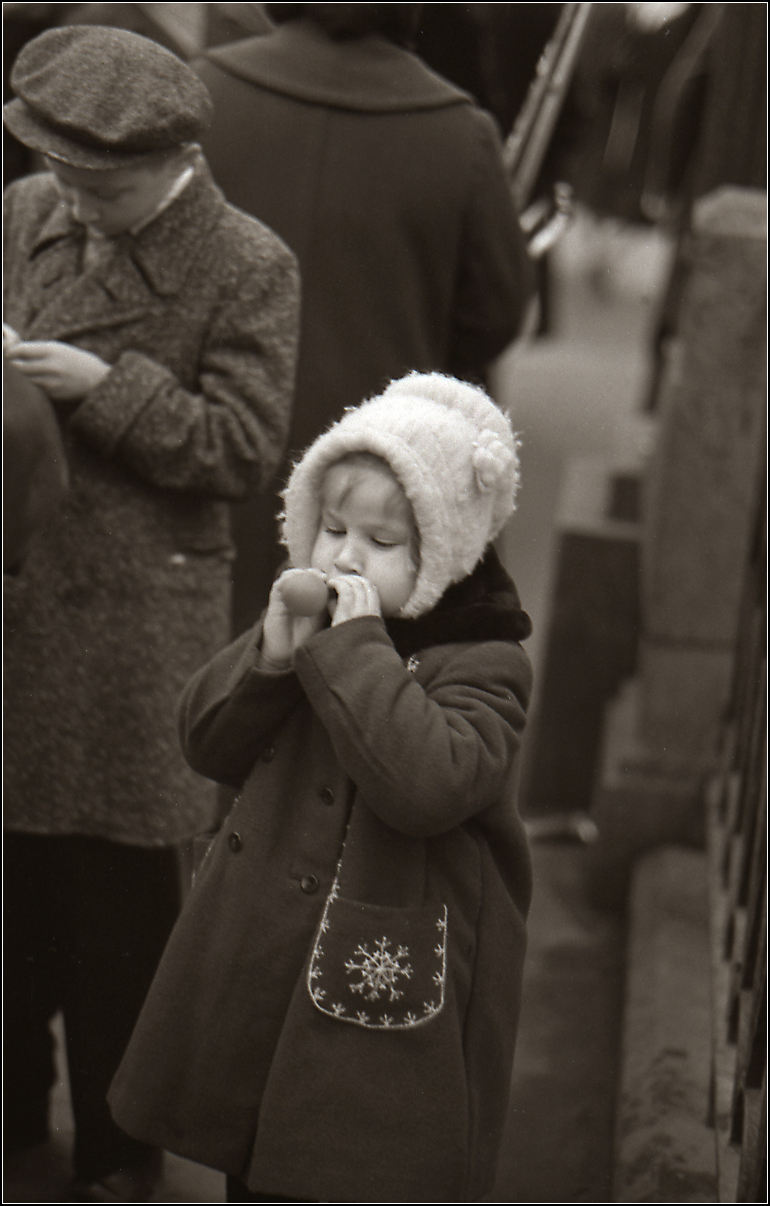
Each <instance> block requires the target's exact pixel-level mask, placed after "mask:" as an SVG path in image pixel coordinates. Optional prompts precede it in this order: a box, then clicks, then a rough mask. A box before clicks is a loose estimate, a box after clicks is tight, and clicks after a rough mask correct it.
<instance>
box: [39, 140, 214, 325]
mask: <svg viewBox="0 0 770 1206" xmlns="http://www.w3.org/2000/svg"><path fill="white" fill-rule="evenodd" d="M202 192H213V193H215V194H216V195H217V196H219V197H220V198H221V194H219V192H218V190H217V189H216V187H215V186H214V184H213V182H212V181H211V178H210V176H209V174H208V171H207V169H206V168H205V166H204V165H203V164H202V163H201V164H200V165H199V167H198V170H197V173H196V176H195V177H194V178H193V180H192V181H191V182H190V184H189V185H188V187H187V188H186V189H185V191H184V192H183V193H182V195H181V196H180V197H179V198H178V199H177V200H176V201H175V202H174V203H173V204H172V205H171V206H169V208H168V209H167V210H166V211H165V212H164V213H162V214H161V215H160V216H159V217H158V218H156V219H155V221H153V222H151V223H150V225H149V226H147V227H146V228H145V229H144V230H143V231H140V233H139V234H138V235H136V236H131V235H124V236H121V238H119V239H117V240H116V243H115V248H114V254H113V255H112V257H111V258H110V259H109V260H108V261H107V262H106V263H103V264H99V265H97V266H95V267H93V268H90V269H87V270H86V271H81V264H82V258H83V247H84V239H85V234H84V231H83V228H82V227H81V226H79V224H78V223H76V222H74V221H73V220H72V219H71V218H70V216H69V213H68V210H67V208H66V206H64V205H61V206H57V208H56V209H55V210H54V211H53V213H52V214H51V216H50V218H49V219H48V221H47V222H46V223H45V225H44V226H43V228H42V229H41V231H40V235H39V236H38V238H37V240H36V242H35V246H34V248H33V252H32V259H31V261H30V266H29V268H30V271H29V278H28V279H29V293H30V299H31V303H32V305H31V321H30V323H29V325H28V327H27V330H26V332H25V335H26V337H27V338H28V339H60V340H64V341H67V340H71V339H73V338H75V337H76V336H82V335H85V334H89V333H91V332H93V331H99V330H104V329H106V328H112V327H120V326H123V325H124V324H126V323H129V322H134V321H136V320H137V319H141V318H143V317H145V316H149V317H152V316H153V315H154V314H155V313H156V312H157V311H158V310H159V309H160V308H162V306H163V305H164V298H166V297H169V296H172V295H173V294H175V293H177V292H178V291H179V289H180V288H181V287H182V284H183V283H184V280H185V277H186V276H187V274H188V272H189V271H190V267H191V265H192V263H193V259H194V254H195V248H196V246H197V245H198V244H199V241H200V240H201V239H202V238H203V237H205V235H206V234H207V233H208V231H209V229H210V226H211V225H213V224H214V222H215V221H216V220H217V216H218V214H217V211H218V208H219V207H218V206H210V207H204V206H201V205H200V196H201V193H202ZM202 213H203V214H204V215H205V216H203V217H202V216H201V214H202Z"/></svg>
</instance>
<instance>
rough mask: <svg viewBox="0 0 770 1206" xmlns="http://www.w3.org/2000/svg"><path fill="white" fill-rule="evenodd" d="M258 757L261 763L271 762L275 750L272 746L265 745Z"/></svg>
mask: <svg viewBox="0 0 770 1206" xmlns="http://www.w3.org/2000/svg"><path fill="white" fill-rule="evenodd" d="M259 756H260V758H261V759H262V761H263V762H272V761H273V758H275V750H274V749H273V747H272V745H266V746H265V748H264V749H263V750H262V753H261V754H260V755H259Z"/></svg>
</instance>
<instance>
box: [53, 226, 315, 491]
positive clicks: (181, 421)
mask: <svg viewBox="0 0 770 1206" xmlns="http://www.w3.org/2000/svg"><path fill="white" fill-rule="evenodd" d="M230 260H233V257H232V256H231V257H230ZM239 260H240V262H239V263H232V262H231V263H227V264H225V265H219V266H218V271H219V272H220V273H221V274H222V276H223V278H224V279H223V281H222V285H221V288H220V292H219V300H218V304H217V305H216V307H215V308H214V310H213V312H212V316H211V319H210V321H209V323H208V326H207V329H206V332H205V336H204V338H203V340H202V345H201V347H200V349H199V351H198V353H197V355H198V361H197V366H196V368H197V374H196V375H197V379H198V389H197V390H196V391H195V392H193V391H190V390H187V389H185V388H183V386H182V385H181V383H180V381H179V379H178V377H177V376H176V375H175V374H174V373H173V372H172V371H171V370H170V369H169V368H167V367H165V366H164V365H163V364H161V363H159V362H158V361H157V360H154V359H152V358H151V357H150V356H148V355H145V354H143V353H142V352H141V351H133V350H127V351H124V352H123V353H122V354H121V355H120V356H119V357H118V359H117V360H116V361H115V363H114V365H113V366H112V368H111V371H110V372H109V374H108V375H107V377H106V378H105V379H104V381H103V382H102V383H101V385H99V386H98V387H97V388H96V389H94V390H91V391H90V392H89V393H88V394H87V395H86V397H85V398H84V399H83V401H82V402H81V404H80V405H79V406H78V407H77V409H76V410H75V412H74V414H73V415H72V419H71V424H72V427H73V429H74V430H76V431H77V432H78V433H79V434H80V435H81V436H82V437H83V438H84V439H85V440H86V441H87V442H88V443H89V444H90V445H91V447H93V448H96V450H97V451H98V452H100V453H101V454H102V455H103V456H105V457H113V456H114V457H117V458H118V459H119V460H121V461H122V462H123V463H124V464H126V465H128V466H129V467H130V468H131V469H133V470H134V471H135V472H137V473H138V474H140V476H142V477H144V478H145V479H146V480H148V481H150V482H151V483H152V484H153V485H156V486H160V487H162V488H166V489H175V490H191V491H195V492H196V493H203V494H209V495H213V496H215V497H220V498H228V499H238V498H242V497H244V496H245V495H247V494H248V493H251V492H252V491H253V490H254V489H256V488H258V487H260V486H265V485H266V484H267V483H269V481H270V480H271V478H272V476H273V474H274V472H275V470H276V469H277V467H278V465H279V463H280V458H281V456H282V453H283V450H284V447H285V444H286V440H287V438H288V431H289V421H290V415H291V402H292V393H293V386H294V369H295V363H296V348H297V337H298V323H299V276H298V270H297V266H296V261H295V259H294V257H293V255H292V254H291V252H289V251H288V249H287V248H286V247H284V246H283V244H281V243H279V242H278V240H277V239H275V238H273V237H272V236H268V235H265V242H264V245H263V246H262V248H261V249H260V251H259V253H258V254H252V255H249V243H248V241H247V240H246V239H244V240H243V242H242V243H241V245H240V248H239ZM193 304H194V299H192V301H191V305H193Z"/></svg>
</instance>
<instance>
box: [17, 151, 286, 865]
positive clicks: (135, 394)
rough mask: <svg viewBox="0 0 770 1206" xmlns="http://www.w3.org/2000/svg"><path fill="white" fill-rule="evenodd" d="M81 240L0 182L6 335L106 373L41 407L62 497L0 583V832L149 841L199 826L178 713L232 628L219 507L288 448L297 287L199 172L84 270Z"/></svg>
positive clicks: (36, 200)
mask: <svg viewBox="0 0 770 1206" xmlns="http://www.w3.org/2000/svg"><path fill="white" fill-rule="evenodd" d="M83 236H84V230H83V228H82V227H81V226H79V225H78V224H77V223H75V222H74V221H73V220H72V218H71V216H70V213H69V210H68V208H67V207H66V206H65V205H64V203H63V202H62V201H61V198H60V195H59V193H58V191H57V188H56V185H55V181H54V178H53V177H52V176H50V175H48V174H44V175H38V176H33V177H28V178H26V179H22V180H19V181H17V182H15V183H14V184H13V185H11V186H10V188H9V189H8V190H7V192H6V198H5V278H4V285H5V320H6V322H8V323H10V325H11V326H12V327H14V328H15V329H16V330H17V331H18V333H19V334H20V335H21V336H22V338H25V339H43V340H45V339H54V340H62V341H65V342H67V343H71V344H74V345H76V346H77V347H80V348H84V349H86V350H88V351H90V352H94V353H96V354H97V355H99V356H101V357H102V358H103V359H104V360H106V361H107V362H108V363H109V364H110V365H111V366H112V368H111V371H110V372H109V373H108V375H107V377H106V378H105V379H104V381H103V382H102V384H101V385H99V386H98V387H96V388H95V389H92V390H91V391H89V393H88V394H87V395H86V396H85V397H84V398H83V399H82V400H81V401H80V402H79V403H74V404H66V405H63V404H57V410H58V412H59V416H60V419H61V421H62V425H63V434H64V440H65V449H66V454H67V458H68V462H69V471H70V490H69V493H68V495H67V497H66V499H65V502H64V504H63V505H62V507H61V508H60V510H59V512H58V514H57V515H56V517H55V518H54V520H53V521H52V522H50V523H49V524H48V525H47V526H46V528H45V529H44V530H43V531H42V532H41V533H40V534H39V535H38V536H37V537H36V538H35V539H34V540H33V541H32V542H31V544H30V546H29V549H28V552H27V556H26V559H25V562H24V565H23V567H22V571H21V573H20V574H19V575H18V576H17V577H16V578H14V579H13V580H12V581H11V582H10V583H9V584H8V587H7V591H6V600H5V628H6V635H5V688H6V703H5V766H6V793H5V802H6V817H5V819H6V824H7V825H8V826H9V827H10V828H11V829H13V830H17V831H22V832H28V833H80V834H87V835H92V836H99V837H105V838H110V839H114V840H118V841H125V842H130V843H134V844H137V845H141V846H154V845H163V844H167V843H172V842H177V841H180V840H184V839H186V838H188V837H190V836H191V835H192V834H194V833H195V832H198V831H199V830H200V829H202V828H205V827H206V825H207V824H208V821H209V812H210V807H211V804H210V792H209V791H208V790H207V788H206V786H205V785H204V784H203V783H202V781H201V780H200V779H199V778H197V777H196V776H195V775H193V774H192V773H191V772H190V770H189V768H188V767H187V766H186V764H185V762H184V760H183V759H182V757H181V754H180V752H179V748H178V741H177V737H176V733H175V729H174V721H173V716H174V707H175V703H176V700H177V698H178V694H179V691H180V690H181V688H182V686H183V685H184V683H185V682H186V681H187V679H188V678H189V676H190V674H191V673H192V671H193V670H195V669H196V667H198V666H199V665H201V664H202V663H203V662H204V661H206V660H207V659H208V658H209V657H210V656H211V655H212V653H213V652H214V651H215V650H216V649H217V648H221V647H222V645H224V644H225V643H226V641H227V639H228V636H229V629H228V611H229V590H230V585H229V583H230V561H231V557H232V553H231V540H230V534H229V514H228V511H229V508H228V502H227V501H226V500H231V499H235V498H241V497H243V496H244V495H246V494H247V493H248V492H249V491H252V490H255V489H257V488H259V486H260V485H261V484H262V483H263V482H264V481H265V480H269V479H270V477H271V476H272V474H273V473H274V470H275V466H276V464H277V463H278V460H279V458H280V456H281V453H282V451H283V447H284V444H285V440H286V435H287V430H288V421H289V410H290V403H291V393H292V386H293V373H294V363H295V349H296V335H297V323H298V277H297V270H296V263H295V260H294V257H293V255H292V254H291V252H290V251H289V250H288V249H287V248H286V247H285V246H284V245H283V244H282V243H281V242H280V240H279V239H278V238H277V237H276V236H275V235H273V233H272V232H271V231H269V230H267V229H266V228H265V227H264V226H262V225H261V224H259V223H258V222H256V221H255V220H254V219H252V218H250V217H248V216H247V215H245V214H242V213H240V212H239V211H237V210H236V209H234V208H233V207H231V206H229V205H228V204H227V203H226V202H225V200H224V198H223V197H222V194H221V193H220V191H219V190H218V189H217V188H216V186H215V185H214V183H213V181H212V180H211V177H210V174H209V172H208V169H207V167H206V165H205V163H204V162H203V160H202V159H199V161H198V163H197V165H196V171H195V174H194V176H193V178H192V180H191V182H190V183H189V184H188V186H187V187H186V188H185V189H184V191H183V192H182V193H181V195H180V196H179V197H178V198H177V199H176V200H175V201H174V202H173V204H172V205H170V206H169V207H168V208H167V209H166V210H165V211H164V212H162V213H161V214H160V215H159V216H158V217H157V218H155V219H154V220H153V221H152V222H151V223H149V224H148V225H147V226H146V227H145V228H144V229H142V230H141V231H140V233H138V234H137V235H135V236H124V237H122V238H121V239H119V240H117V241H116V245H115V249H114V254H113V257H112V258H111V259H109V260H107V261H106V262H105V263H102V264H101V265H100V266H97V267H94V268H90V269H88V270H81V266H82V256H83Z"/></svg>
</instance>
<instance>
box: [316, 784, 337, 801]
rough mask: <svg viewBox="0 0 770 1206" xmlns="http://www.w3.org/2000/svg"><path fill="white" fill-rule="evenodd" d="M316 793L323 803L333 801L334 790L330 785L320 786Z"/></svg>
mask: <svg viewBox="0 0 770 1206" xmlns="http://www.w3.org/2000/svg"><path fill="white" fill-rule="evenodd" d="M318 794H319V796H320V797H321V800H322V801H323V803H324V804H333V803H334V792H333V791H332V789H331V787H322V788H321V790H320V791H319V793H318Z"/></svg>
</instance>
